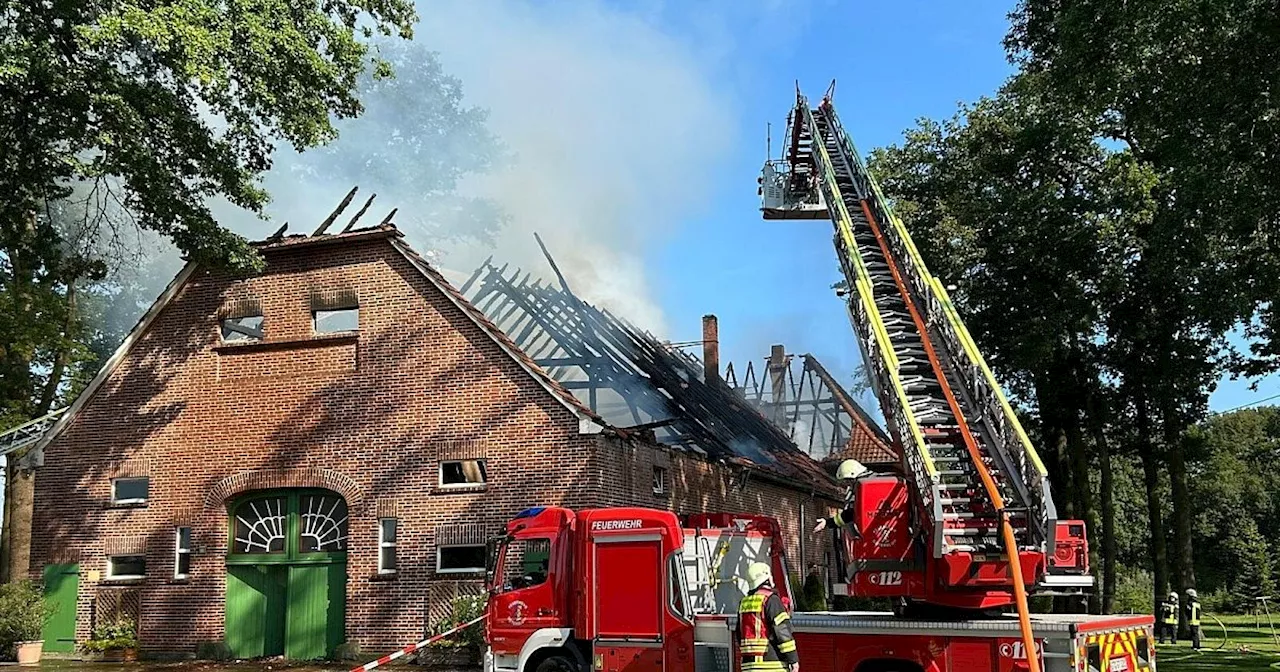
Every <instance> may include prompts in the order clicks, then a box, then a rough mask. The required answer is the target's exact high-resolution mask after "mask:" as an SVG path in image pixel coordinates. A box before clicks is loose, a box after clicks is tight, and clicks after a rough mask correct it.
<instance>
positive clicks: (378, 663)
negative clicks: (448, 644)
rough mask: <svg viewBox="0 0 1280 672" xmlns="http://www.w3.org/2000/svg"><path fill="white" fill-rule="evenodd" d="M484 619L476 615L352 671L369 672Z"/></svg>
mask: <svg viewBox="0 0 1280 672" xmlns="http://www.w3.org/2000/svg"><path fill="white" fill-rule="evenodd" d="M483 620H484V616H483V615H481V616H477V617H475V618H474V619H472V620H470V621H467V622H466V623H463V624H462V625H459V626H456V627H454V628H453V629H452V630H446V631H444V632H442V633H440V634H438V635H432V636H431V637H428V638H427V639H424V640H422V641H421V642H418V643H417V644H410V645H409V646H406V647H404V648H403V649H400V650H399V651H396V652H395V653H390V654H387V655H385V656H383V657H381V658H379V659H377V660H375V661H373V662H371V663H365V664H364V665H361V666H360V667H353V668H351V672H369V670H372V669H373V668H375V667H378V666H381V665H386V664H387V663H389V662H391V661H393V660H395V659H396V658H401V657H403V656H407V655H409V654H411V653H413V652H414V651H417V650H418V649H421V648H423V647H425V646H428V645H430V644H432V643H435V642H438V641H440V640H442V639H444V638H446V637H450V636H452V635H455V634H457V633H459V632H461V631H463V630H466V629H467V628H469V627H471V626H473V625H475V624H476V623H479V622H480V621H483Z"/></svg>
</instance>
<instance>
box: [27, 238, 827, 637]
mask: <svg viewBox="0 0 1280 672" xmlns="http://www.w3.org/2000/svg"><path fill="white" fill-rule="evenodd" d="M268 261H269V264H268V268H267V270H266V271H265V273H264V274H263V275H261V276H257V277H253V278H233V277H229V276H227V275H224V274H221V273H206V272H197V273H196V274H195V275H194V276H193V278H192V281H191V282H190V283H189V284H188V285H187V286H186V287H185V288H183V289H182V290H181V291H180V292H179V293H178V295H177V296H176V297H175V299H174V300H173V302H172V303H171V304H170V305H169V306H168V307H167V308H166V309H165V310H164V311H163V312H162V313H161V314H160V315H159V317H158V318H157V320H156V322H155V323H154V324H153V325H152V327H151V329H150V330H149V331H148V332H147V333H146V334H144V335H142V337H141V339H140V340H139V341H138V343H137V345H136V346H135V347H134V349H133V351H132V352H131V353H130V354H129V355H128V356H127V357H126V358H125V360H124V362H123V363H122V365H121V366H120V367H119V368H118V369H117V370H116V371H115V372H114V373H113V374H112V376H111V377H110V379H109V380H107V381H106V384H105V385H104V386H103V387H102V388H101V389H100V390H99V392H98V393H97V395H96V396H95V397H94V398H93V399H92V400H90V401H89V402H88V403H87V404H86V405H85V407H84V409H83V411H82V412H81V413H80V415H79V416H78V417H77V418H76V419H75V421H74V422H73V423H72V424H71V425H70V426H69V427H68V429H67V430H66V431H65V432H63V433H62V434H61V435H60V436H59V437H58V438H57V439H56V440H55V441H54V442H52V443H51V444H50V445H49V446H48V448H47V449H46V451H45V465H46V466H44V467H42V468H41V469H39V471H38V472H37V477H36V495H35V497H36V506H35V510H36V513H35V519H34V523H33V537H34V539H33V548H32V560H31V572H32V574H34V575H38V574H39V573H40V571H41V569H42V568H43V566H44V565H45V564H47V563H50V562H76V561H78V562H80V568H81V584H80V585H81V588H80V602H79V605H78V609H77V612H78V614H79V626H78V630H79V632H78V636H79V638H81V639H83V638H85V637H86V636H87V635H88V629H89V627H90V621H91V614H92V604H93V600H94V599H95V597H96V596H97V595H98V591H99V588H101V587H102V586H103V584H102V583H101V582H100V578H101V577H102V576H105V574H106V570H107V566H106V564H107V552H108V548H109V547H112V548H123V547H126V546H130V545H136V546H141V547H143V548H145V553H146V556H147V573H148V576H147V578H146V580H145V581H144V582H143V583H142V584H141V585H140V586H138V590H139V592H140V594H141V607H140V611H141V622H140V633H139V634H140V637H141V639H142V642H143V646H144V648H145V649H147V650H149V651H150V652H156V653H158V652H174V653H178V652H186V653H189V652H191V651H193V650H194V648H195V646H196V644H197V643H199V642H201V641H209V640H220V639H222V638H223V636H224V623H223V621H224V609H225V602H224V598H225V590H226V568H225V554H226V551H227V546H228V537H227V535H228V532H227V526H228V525H227V511H226V507H225V504H224V502H225V500H226V499H227V498H228V497H231V496H233V495H235V494H238V493H241V492H246V491H252V490H258V489H267V488H275V487H301V486H307V487H324V488H327V489H331V490H334V491H337V492H339V493H341V494H343V495H344V496H345V498H346V499H347V503H348V506H349V508H350V525H349V535H350V540H349V551H348V565H347V572H348V577H349V578H348V585H347V616H346V632H347V638H348V639H349V640H352V641H355V642H357V643H358V644H359V645H360V646H361V648H362V649H364V650H366V651H369V652H385V651H387V650H391V649H393V648H396V647H399V646H402V645H404V644H405V643H407V642H412V641H416V640H417V639H418V638H419V635H420V634H421V633H422V630H423V627H424V621H425V618H426V613H427V611H428V610H429V607H428V604H427V602H428V600H430V599H436V600H437V601H444V600H445V599H446V598H445V596H446V595H451V594H454V593H455V592H467V591H466V590H462V589H460V588H459V587H458V584H457V581H458V580H459V579H467V578H468V577H460V576H458V575H438V574H436V573H435V571H434V564H435V543H436V530H437V527H438V526H442V525H452V524H464V525H478V526H480V528H481V531H483V532H492V531H495V530H496V529H497V528H498V527H499V526H500V525H501V524H502V523H503V522H504V521H505V520H506V519H508V518H509V517H510V516H511V515H512V514H513V513H515V512H516V511H518V510H520V509H521V508H523V507H525V506H529V505H533V504H544V505H564V506H569V507H574V508H582V507H586V506H601V505H609V504H642V505H650V506H657V507H670V508H674V509H675V510H677V511H680V512H691V511H700V510H730V511H744V512H764V513H770V514H772V515H777V516H778V517H779V518H780V519H781V520H782V522H783V525H784V527H785V529H786V532H787V535H788V539H789V554H790V558H791V559H792V563H793V566H795V560H794V559H795V558H796V557H797V554H798V550H797V546H798V541H797V540H798V539H799V535H800V534H808V531H807V529H804V530H802V529H801V521H800V520H799V505H800V503H801V502H802V501H803V502H808V503H807V504H806V506H807V516H808V517H809V518H814V517H816V516H818V515H824V513H825V511H819V508H820V506H821V504H820V503H819V502H811V501H810V499H809V497H808V495H805V494H799V493H796V492H794V491H791V490H789V489H786V488H781V487H778V486H776V485H771V484H762V483H759V482H752V483H749V484H748V485H747V487H746V489H745V490H742V491H739V490H736V489H733V488H731V487H729V485H728V473H727V470H725V469H724V468H723V467H721V466H715V465H711V464H708V463H706V462H702V461H699V460H697V459H694V458H691V457H686V456H683V455H676V456H674V457H671V458H669V459H670V468H671V469H670V472H669V479H670V484H671V487H672V494H671V495H670V497H668V498H657V497H654V495H653V492H652V464H653V459H654V456H655V455H665V454H666V453H665V452H660V451H657V450H655V449H654V447H652V446H648V445H637V444H625V443H624V442H622V441H621V440H618V439H613V438H601V437H595V436H583V435H579V434H578V432H577V428H578V422H577V420H576V419H575V418H574V417H573V416H572V415H571V414H570V413H569V412H568V411H567V410H566V409H565V408H564V407H563V406H562V405H560V404H559V403H558V402H557V401H556V400H555V399H554V398H553V397H552V396H551V395H549V394H548V393H547V392H546V391H545V390H544V389H543V388H541V387H539V386H538V385H537V384H536V383H535V382H534V381H533V380H532V379H531V378H530V377H529V376H528V375H527V374H526V373H525V372H524V371H523V370H521V369H520V368H519V367H518V366H517V365H516V364H515V363H514V362H513V361H512V360H511V359H510V358H509V357H507V356H506V355H505V354H504V353H502V352H501V351H500V350H499V348H498V347H497V346H496V345H495V344H494V343H493V341H492V340H490V339H489V338H488V337H487V336H486V335H484V334H483V333H482V332H481V331H480V330H479V329H478V328H477V327H475V325H474V324H473V323H472V322H470V320H468V319H467V318H466V317H465V316H464V315H462V313H461V312H460V311H458V310H457V308H456V307H455V306H453V305H452V304H451V303H449V302H448V301H447V300H446V299H445V297H444V296H443V295H442V294H441V293H440V292H438V291H437V290H436V289H435V288H434V287H432V286H431V285H430V284H429V283H428V282H427V281H426V280H425V279H424V278H422V277H421V275H420V274H418V272H417V271H415V270H414V269H413V268H412V267H411V266H410V265H409V264H408V263H407V262H406V261H405V260H404V259H403V258H402V257H401V256H399V254H398V253H396V252H394V251H393V250H392V248H391V247H390V245H389V244H387V243H386V242H385V241H367V242H361V243H358V244H347V245H345V246H341V247H339V246H333V247H323V248H304V249H297V250H291V251H287V252H277V253H273V254H271V255H269V257H268ZM332 289H355V290H356V291H357V292H358V293H359V296H360V332H359V336H358V337H357V338H351V337H334V336H327V337H313V336H312V334H311V316H310V303H309V301H310V296H311V292H312V291H313V290H332ZM246 297H254V298H257V299H259V300H260V301H261V303H262V306H263V312H264V315H265V325H264V327H265V330H266V335H267V336H266V337H267V342H265V343H260V344H254V345H250V346H222V345H220V341H219V337H218V331H219V324H218V317H217V313H218V311H219V310H220V309H221V308H223V307H224V306H226V305H228V304H229V303H230V302H232V301H235V300H237V299H243V298H246ZM624 446H630V447H624ZM441 450H444V451H447V452H451V453H455V454H456V452H457V451H459V450H461V451H464V452H467V451H470V452H475V451H482V452H483V453H484V455H485V456H486V458H487V460H488V474H489V481H490V482H489V485H488V486H487V488H485V489H483V490H481V491H476V492H456V491H453V492H446V491H441V490H439V489H438V488H436V487H435V486H436V483H437V469H438V452H439V451H441ZM121 475H148V476H149V477H150V479H151V492H150V501H149V503H148V504H147V505H146V506H145V507H134V508H115V507H112V505H111V503H110V480H111V478H112V477H114V476H121ZM379 512H381V515H387V514H388V512H394V514H395V515H396V516H397V517H398V518H399V520H400V535H399V546H398V549H397V550H398V553H397V555H398V559H399V564H400V573H399V575H398V576H397V577H396V578H395V579H393V580H377V578H376V570H377V565H376V563H377V556H378V552H377V519H378V517H379V515H380V514H379ZM179 524H181V525H188V526H191V527H192V528H193V545H194V551H193V554H192V562H191V577H190V580H189V581H187V582H183V583H177V582H174V581H172V580H171V579H170V577H171V576H172V574H173V551H174V532H173V528H174V527H175V526H176V525H179ZM806 524H811V523H809V522H808V521H806ZM806 550H807V551H808V553H807V555H809V556H810V557H809V559H810V560H820V559H821V549H820V548H819V545H818V544H807V549H806ZM472 578H474V577H472ZM430 611H431V612H432V613H439V611H440V605H436V606H435V608H430Z"/></svg>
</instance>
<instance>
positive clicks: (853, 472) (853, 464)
mask: <svg viewBox="0 0 1280 672" xmlns="http://www.w3.org/2000/svg"><path fill="white" fill-rule="evenodd" d="M870 471H871V470H870V469H868V468H867V467H866V465H864V464H862V463H861V462H859V461H857V460H845V461H844V462H841V463H840V468H839V469H836V478H837V479H839V480H841V481H851V480H853V479H855V478H862V477H863V476H866V475H867V474H868V473H869V472H870Z"/></svg>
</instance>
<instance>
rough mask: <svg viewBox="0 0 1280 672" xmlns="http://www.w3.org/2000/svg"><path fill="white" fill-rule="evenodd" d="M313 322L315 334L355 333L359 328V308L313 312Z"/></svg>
mask: <svg viewBox="0 0 1280 672" xmlns="http://www.w3.org/2000/svg"><path fill="white" fill-rule="evenodd" d="M311 315H312V317H313V318H314V321H315V332H316V333H317V334H336V333H342V332H344V331H356V330H358V329H359V328H360V309H359V308H340V309H337V310H315V311H312V313H311Z"/></svg>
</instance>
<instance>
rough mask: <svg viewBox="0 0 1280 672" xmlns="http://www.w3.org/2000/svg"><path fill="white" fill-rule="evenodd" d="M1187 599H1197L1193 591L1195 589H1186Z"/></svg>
mask: <svg viewBox="0 0 1280 672" xmlns="http://www.w3.org/2000/svg"><path fill="white" fill-rule="evenodd" d="M1187 597H1190V598H1191V599H1195V598H1196V597H1198V595H1197V594H1196V589H1195V588H1188V589H1187Z"/></svg>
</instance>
